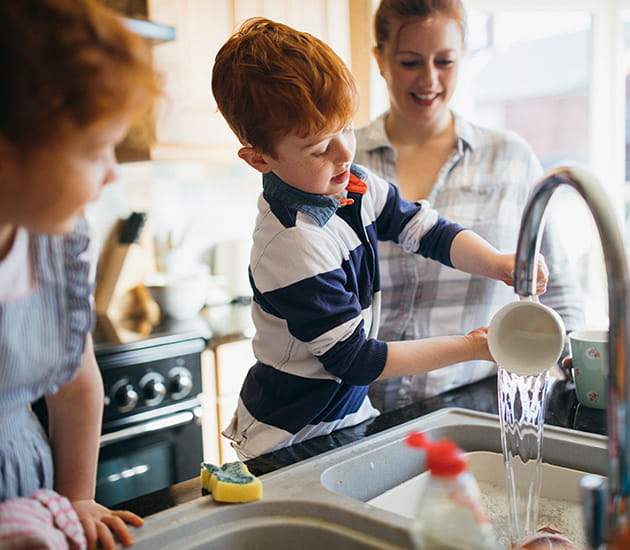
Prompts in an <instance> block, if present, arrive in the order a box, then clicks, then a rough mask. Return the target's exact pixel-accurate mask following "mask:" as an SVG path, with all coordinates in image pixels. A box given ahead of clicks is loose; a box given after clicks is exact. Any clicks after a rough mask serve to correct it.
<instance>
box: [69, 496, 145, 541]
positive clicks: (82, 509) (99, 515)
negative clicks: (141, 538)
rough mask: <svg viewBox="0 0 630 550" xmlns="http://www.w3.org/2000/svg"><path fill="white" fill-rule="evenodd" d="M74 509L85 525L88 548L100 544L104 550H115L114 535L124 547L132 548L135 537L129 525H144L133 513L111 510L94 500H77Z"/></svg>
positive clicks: (73, 505) (73, 503)
mask: <svg viewBox="0 0 630 550" xmlns="http://www.w3.org/2000/svg"><path fill="white" fill-rule="evenodd" d="M72 507H73V508H74V510H75V512H76V513H77V516H79V520H80V521H81V524H82V525H83V530H84V531H85V537H86V538H87V542H88V548H97V547H98V546H97V545H98V543H100V547H101V548H102V549H103V550H115V549H116V541H115V539H114V535H116V537H118V539H119V540H120V542H121V543H122V544H123V545H124V546H131V545H132V544H133V537H132V536H131V533H130V532H129V527H128V526H127V524H129V525H133V526H134V527H140V526H141V525H142V524H143V523H144V520H143V519H142V518H141V517H139V516H137V515H136V514H134V513H133V512H127V511H124V510H110V509H108V508H106V507H105V506H102V505H100V504H98V503H97V502H95V501H94V500H75V501H74V502H72Z"/></svg>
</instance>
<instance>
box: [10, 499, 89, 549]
mask: <svg viewBox="0 0 630 550" xmlns="http://www.w3.org/2000/svg"><path fill="white" fill-rule="evenodd" d="M86 548H87V541H86V539H85V534H84V532H83V527H82V526H81V522H80V521H79V518H78V516H77V514H76V512H75V511H74V509H73V508H72V506H71V505H70V501H69V500H68V499H67V498H65V497H62V496H61V495H60V494H58V493H56V492H55V491H52V490H50V489H40V490H39V491H36V492H35V493H33V495H32V496H30V497H28V498H15V499H11V500H7V501H5V502H3V503H2V504H0V549H1V550H44V549H46V550H85V549H86Z"/></svg>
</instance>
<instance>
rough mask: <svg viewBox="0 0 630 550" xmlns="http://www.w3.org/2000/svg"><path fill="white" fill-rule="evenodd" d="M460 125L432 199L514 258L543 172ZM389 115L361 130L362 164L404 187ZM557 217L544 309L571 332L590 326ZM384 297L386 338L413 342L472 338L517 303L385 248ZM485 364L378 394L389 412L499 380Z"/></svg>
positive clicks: (407, 381)
mask: <svg viewBox="0 0 630 550" xmlns="http://www.w3.org/2000/svg"><path fill="white" fill-rule="evenodd" d="M454 116H455V132H456V135H457V144H456V147H455V149H454V150H453V152H452V154H451V155H450V158H449V159H448V160H447V162H446V163H445V164H444V166H443V167H442V169H441V170H440V172H439V174H438V176H437V180H436V182H435V185H434V187H433V190H432V191H431V194H430V195H429V197H428V200H429V202H430V204H431V206H432V207H434V208H435V209H436V210H437V211H438V212H440V214H441V215H442V216H445V217H446V218H448V219H450V220H453V221H455V222H457V223H460V224H461V225H464V226H465V227H467V228H468V229H471V230H473V231H474V232H475V233H477V234H479V235H481V236H482V237H484V238H485V239H486V240H487V241H489V242H490V243H491V244H493V245H494V246H495V247H496V248H497V249H499V250H500V251H502V252H514V251H515V250H516V243H517V239H518V232H519V226H520V219H521V213H522V211H523V208H524V206H525V204H526V201H527V199H528V197H529V194H530V192H531V189H532V187H533V185H534V184H535V183H536V181H537V180H538V179H539V178H540V177H541V176H542V167H541V165H540V163H539V161H538V159H537V158H536V156H535V155H534V153H533V151H532V150H531V148H530V147H529V145H528V144H527V143H526V142H525V141H524V140H523V139H522V138H520V137H519V136H517V135H516V134H514V133H512V132H509V131H504V130H490V129H487V128H482V127H480V126H477V125H474V124H472V123H470V122H468V121H466V120H465V119H463V118H462V117H461V116H458V115H454ZM385 117H386V114H384V115H382V116H380V117H379V118H377V119H376V120H374V121H373V122H372V123H370V124H369V125H368V126H366V127H364V128H361V129H359V130H357V132H356V136H357V154H356V162H358V163H360V164H363V165H365V166H367V167H369V169H370V170H372V171H373V172H375V173H376V174H378V175H380V176H381V177H383V178H385V179H386V180H387V181H389V182H392V183H394V184H397V174H396V150H395V149H394V148H393V146H392V145H391V144H390V142H389V140H388V138H387V135H386V132H385ZM549 213H550V214H552V216H547V222H546V229H545V232H544V236H543V243H542V248H541V252H542V253H543V255H544V256H545V259H546V261H547V264H548V266H549V270H550V277H549V284H548V290H547V292H546V293H545V294H544V295H543V296H541V301H542V302H543V303H545V304H546V305H548V306H550V307H552V308H553V309H555V310H556V311H557V312H558V313H559V314H560V315H561V316H562V318H563V320H564V323H565V325H566V328H567V330H573V329H576V328H580V327H582V326H583V323H584V319H583V316H584V314H583V309H582V302H581V298H580V292H579V287H578V284H577V282H576V279H575V277H574V276H573V274H572V273H571V270H570V265H569V263H568V260H567V255H566V251H565V250H564V249H563V247H562V245H561V243H560V242H559V241H558V238H557V233H556V231H555V230H554V227H553V226H554V224H555V223H557V222H555V221H554V220H553V209H549ZM379 257H380V262H381V277H382V278H381V288H382V294H383V298H382V300H383V302H382V313H381V326H380V332H379V337H380V338H382V339H384V340H388V341H389V340H411V339H418V338H427V337H430V336H438V335H447V334H464V333H467V332H469V331H470V330H473V329H475V328H478V327H482V326H486V325H487V324H488V323H489V321H490V319H491V317H492V315H493V314H494V312H495V311H496V310H498V309H499V308H500V307H501V306H502V305H503V304H505V303H507V302H510V301H513V300H514V299H515V295H514V291H513V289H512V288H510V287H508V286H506V285H505V284H503V283H501V282H498V281H494V280H491V279H487V278H484V277H479V276H473V275H469V274H467V273H463V272H461V271H456V270H453V269H450V268H448V267H445V266H443V265H441V264H439V263H437V262H434V261H433V260H431V259H425V258H422V257H420V256H417V255H414V256H410V255H405V254H401V253H400V251H399V249H398V248H397V247H395V246H392V245H390V244H389V243H379ZM495 372H496V371H495V366H494V365H493V364H492V363H489V362H485V361H476V362H470V363H460V364H457V365H452V366H449V367H445V368H443V369H439V370H435V371H431V372H428V373H426V374H422V375H416V376H414V377H405V378H404V379H402V380H401V379H390V380H384V381H379V382H377V383H376V384H375V385H374V386H373V387H372V388H371V390H370V395H371V396H372V400H373V403H374V404H375V405H376V406H377V407H378V408H379V409H381V410H385V409H392V408H397V407H400V406H403V405H406V404H408V403H410V402H412V401H413V400H417V399H422V398H425V397H428V396H431V395H435V394H438V393H441V392H444V391H447V390H449V389H452V388H455V387H458V386H462V385H465V384H468V383H471V382H474V381H477V380H479V379H481V378H484V377H487V376H489V375H492V374H494V373H495Z"/></svg>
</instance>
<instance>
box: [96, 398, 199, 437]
mask: <svg viewBox="0 0 630 550" xmlns="http://www.w3.org/2000/svg"><path fill="white" fill-rule="evenodd" d="M201 416H202V411H201V407H195V408H194V409H193V410H188V411H182V412H178V413H175V414H169V415H168V416H166V417H165V418H160V419H158V420H150V421H149V422H144V423H142V424H138V425H137V426H131V427H130V428H123V429H122V430H118V431H116V432H112V433H109V434H105V435H102V436H101V447H105V446H106V445H112V444H114V443H119V442H121V441H125V440H127V439H131V438H132V437H136V436H139V435H144V434H147V433H152V432H159V431H161V430H168V429H171V428H177V427H178V426H184V425H186V424H190V423H191V422H194V421H195V420H197V419H199V418H201Z"/></svg>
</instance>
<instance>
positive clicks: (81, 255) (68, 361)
mask: <svg viewBox="0 0 630 550" xmlns="http://www.w3.org/2000/svg"><path fill="white" fill-rule="evenodd" d="M89 242H90V240H89V236H88V226H87V223H86V220H85V219H80V220H78V222H77V224H76V226H75V228H74V230H73V231H72V232H71V233H69V234H67V235H56V236H47V235H34V234H30V235H29V245H28V246H29V256H30V261H31V268H32V273H33V274H34V275H33V276H34V283H35V290H34V291H33V292H32V293H30V294H29V295H27V296H25V297H23V298H20V299H18V300H15V301H10V302H7V303H0V501H4V500H7V499H9V498H15V497H25V496H30V495H31V494H32V493H33V492H34V491H36V490H37V489H40V488H52V485H53V467H52V458H51V452H50V448H49V445H48V442H47V441H46V438H45V435H44V433H43V430H42V428H41V426H40V425H39V423H38V421H37V419H36V418H35V416H34V415H33V413H32V412H31V410H30V403H32V402H33V401H36V400H37V399H39V398H40V397H42V396H43V395H45V394H48V393H53V392H55V391H56V390H57V388H58V386H59V385H63V384H65V383H67V382H69V381H70V380H71V379H72V377H73V376H74V374H75V373H76V372H77V370H78V368H79V367H80V365H81V359H82V355H83V351H84V349H85V341H86V336H87V334H88V333H89V332H90V331H91V329H92V326H93V310H92V302H91V294H92V283H91V277H90V268H91V265H90V261H89V258H88V257H87V251H88V246H89ZM68 429H71V427H70V426H69V427H68Z"/></svg>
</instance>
